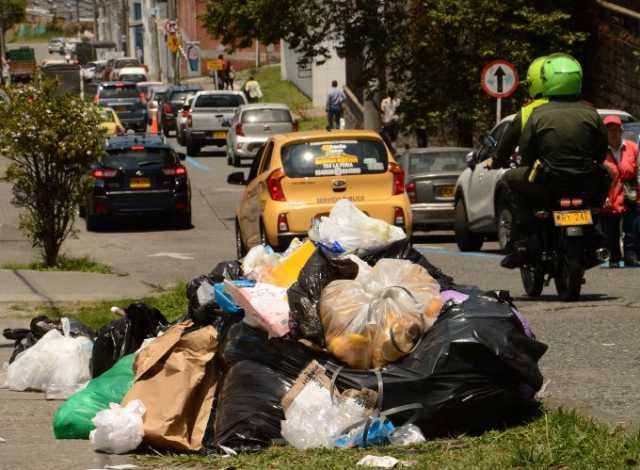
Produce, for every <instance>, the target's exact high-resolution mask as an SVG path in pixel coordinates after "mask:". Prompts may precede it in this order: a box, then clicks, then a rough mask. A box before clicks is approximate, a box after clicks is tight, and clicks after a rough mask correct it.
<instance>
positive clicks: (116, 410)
mask: <svg viewBox="0 0 640 470" xmlns="http://www.w3.org/2000/svg"><path fill="white" fill-rule="evenodd" d="M145 411H146V409H145V407H144V404H143V403H142V402H141V401H140V400H133V401H131V402H129V403H128V404H127V406H125V407H122V406H120V405H119V404H117V403H110V404H109V409H107V410H102V411H100V412H99V413H98V414H97V415H96V417H95V418H93V424H94V425H95V427H96V428H95V429H94V430H93V431H91V434H90V435H89V439H90V440H91V444H93V448H94V449H95V450H99V451H101V452H106V453H109V454H124V453H127V452H131V451H132V450H135V449H137V448H138V446H139V445H140V444H141V443H142V438H143V437H144V430H143V427H142V417H143V416H144V413H145Z"/></svg>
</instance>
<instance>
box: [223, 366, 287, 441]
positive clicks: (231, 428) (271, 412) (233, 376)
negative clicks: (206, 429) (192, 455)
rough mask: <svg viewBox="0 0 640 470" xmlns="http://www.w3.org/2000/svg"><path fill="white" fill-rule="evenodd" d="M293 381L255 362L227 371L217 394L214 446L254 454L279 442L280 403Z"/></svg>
mask: <svg viewBox="0 0 640 470" xmlns="http://www.w3.org/2000/svg"><path fill="white" fill-rule="evenodd" d="M295 379H296V376H294V377H293V378H291V377H289V376H287V375H286V374H284V373H282V372H280V371H278V370H275V369H272V368H271V367H269V366H267V365H264V364H261V363H259V362H255V361H241V362H239V363H237V364H235V365H234V366H232V367H231V368H230V369H229V370H227V372H226V373H225V374H224V376H223V379H222V386H221V388H220V391H219V394H218V400H217V409H216V417H215V434H214V445H215V446H220V445H223V446H226V447H230V448H232V449H234V450H236V451H254V450H259V449H261V448H263V447H267V446H269V445H270V444H271V443H272V441H273V440H275V439H282V436H281V434H280V421H282V420H283V419H284V413H283V411H282V405H281V403H280V402H281V401H282V398H283V397H284V395H285V394H286V393H287V392H288V391H289V390H290V389H291V387H292V385H293V382H294V381H295Z"/></svg>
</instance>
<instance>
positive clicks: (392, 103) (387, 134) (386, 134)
mask: <svg viewBox="0 0 640 470" xmlns="http://www.w3.org/2000/svg"><path fill="white" fill-rule="evenodd" d="M399 106H400V98H396V92H395V90H392V89H389V91H388V93H387V96H386V97H385V98H384V99H383V100H382V101H381V102H380V120H381V121H382V138H383V139H384V141H385V142H386V144H387V145H388V147H389V149H390V150H391V151H395V142H396V140H397V139H398V121H399V117H398V107H399Z"/></svg>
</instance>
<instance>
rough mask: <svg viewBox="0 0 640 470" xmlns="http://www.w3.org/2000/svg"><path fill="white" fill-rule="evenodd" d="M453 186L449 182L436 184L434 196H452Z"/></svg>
mask: <svg viewBox="0 0 640 470" xmlns="http://www.w3.org/2000/svg"><path fill="white" fill-rule="evenodd" d="M453 190H454V186H453V185H452V184H449V185H447V186H438V187H437V188H436V196H438V197H453Z"/></svg>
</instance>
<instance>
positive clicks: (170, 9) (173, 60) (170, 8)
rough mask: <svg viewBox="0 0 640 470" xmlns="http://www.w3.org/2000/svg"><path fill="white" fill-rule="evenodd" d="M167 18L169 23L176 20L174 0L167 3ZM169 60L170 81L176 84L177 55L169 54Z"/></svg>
mask: <svg viewBox="0 0 640 470" xmlns="http://www.w3.org/2000/svg"><path fill="white" fill-rule="evenodd" d="M167 16H168V17H169V21H176V22H177V19H178V12H177V11H176V0H169V1H168V2H167ZM169 57H170V60H169V63H170V64H171V66H170V68H171V72H172V73H171V81H172V82H173V83H174V84H177V83H178V67H177V62H178V53H177V52H176V53H171V54H170V56H169Z"/></svg>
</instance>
